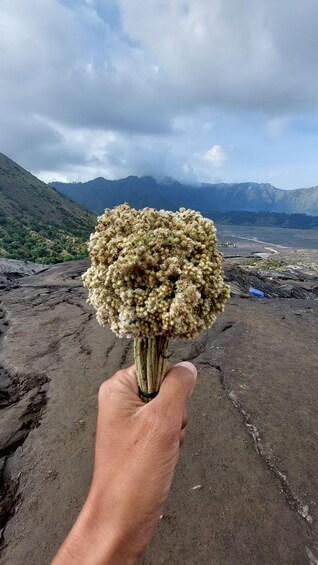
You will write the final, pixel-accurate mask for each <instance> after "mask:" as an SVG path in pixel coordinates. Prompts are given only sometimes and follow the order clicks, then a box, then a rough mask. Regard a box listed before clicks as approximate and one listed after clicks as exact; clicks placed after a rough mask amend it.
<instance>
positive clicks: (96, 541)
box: [52, 495, 137, 565]
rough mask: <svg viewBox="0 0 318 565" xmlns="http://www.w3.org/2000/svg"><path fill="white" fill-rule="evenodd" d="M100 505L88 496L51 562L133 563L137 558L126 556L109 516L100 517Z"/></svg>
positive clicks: (69, 564) (85, 564)
mask: <svg viewBox="0 0 318 565" xmlns="http://www.w3.org/2000/svg"><path fill="white" fill-rule="evenodd" d="M100 513H101V512H100V506H99V504H98V501H97V500H94V496H93V495H89V497H88V499H87V501H86V502H85V505H84V507H83V508H82V511H81V513H80V515H79V517H78V519H77V520H76V522H75V524H74V526H73V528H72V530H71V532H70V533H69V535H68V537H67V538H66V540H65V542H64V543H63V545H62V547H61V548H60V550H59V552H58V554H57V556H56V557H55V559H54V561H53V563H52V565H133V564H135V563H136V562H137V557H135V556H133V555H128V554H127V553H126V551H125V548H124V545H123V540H122V538H121V534H120V532H119V531H116V530H115V528H113V526H112V524H111V516H108V517H106V516H103V517H101V516H100Z"/></svg>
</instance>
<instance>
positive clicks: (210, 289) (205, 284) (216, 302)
mask: <svg viewBox="0 0 318 565" xmlns="http://www.w3.org/2000/svg"><path fill="white" fill-rule="evenodd" d="M216 243H217V240H216V229H215V227H214V224H213V222H212V221H211V220H208V219H206V218H203V217H202V216H201V214H200V213H199V212H194V211H193V210H186V209H184V208H181V209H180V210H179V211H178V212H175V213H173V212H167V211H164V210H160V211H157V210H154V209H152V208H145V209H143V210H140V211H138V210H135V209H133V208H130V206H129V205H128V204H123V205H121V206H118V207H116V208H114V209H112V210H105V213H104V214H103V215H102V216H100V217H99V218H98V224H97V227H96V231H95V233H94V234H92V235H91V238H90V241H89V244H88V246H89V253H90V257H91V261H92V264H91V267H90V268H89V269H88V271H87V272H86V273H85V274H84V275H83V281H84V286H85V287H86V288H87V289H88V291H89V303H90V304H92V305H93V306H94V307H95V308H96V310H97V320H98V322H99V323H100V324H101V325H105V324H110V326H111V329H112V330H113V331H114V332H115V333H116V334H117V335H118V336H120V337H121V336H127V337H134V338H141V339H143V338H151V337H157V336H165V337H166V338H168V339H169V338H170V339H174V338H194V337H196V336H198V335H199V334H200V333H201V332H202V331H204V330H206V329H207V328H209V327H210V326H211V325H212V324H213V322H214V320H215V318H216V315H217V313H218V312H219V311H223V309H224V305H225V302H226V300H227V298H228V297H229V287H228V286H227V285H226V284H225V283H224V279H223V271H222V265H221V263H222V255H221V254H220V253H219V252H218V250H217V248H216Z"/></svg>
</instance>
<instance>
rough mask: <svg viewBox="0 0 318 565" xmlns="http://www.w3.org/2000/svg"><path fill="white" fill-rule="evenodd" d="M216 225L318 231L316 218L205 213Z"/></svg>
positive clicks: (264, 213)
mask: <svg viewBox="0 0 318 565" xmlns="http://www.w3.org/2000/svg"><path fill="white" fill-rule="evenodd" d="M206 215H207V216H208V217H209V218H211V220H213V221H214V222H215V223H216V224H222V225H229V226H258V227H274V228H275V227H276V228H292V229H303V230H310V229H316V230H317V229H318V216H308V215H307V214H284V213H279V212H207V214H206Z"/></svg>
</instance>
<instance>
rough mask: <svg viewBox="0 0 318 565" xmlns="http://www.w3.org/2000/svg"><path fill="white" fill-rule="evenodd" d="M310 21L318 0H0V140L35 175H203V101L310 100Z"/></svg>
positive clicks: (246, 106)
mask: <svg viewBox="0 0 318 565" xmlns="http://www.w3.org/2000/svg"><path fill="white" fill-rule="evenodd" d="M317 21H318V3H317V2H316V0H303V2H301V3H300V2H299V0H280V1H279V2H277V0H267V1H266V2H264V1H263V0H253V1H252V0H187V1H186V0H165V1H163V2H162V1H160V2H159V1H158V0H147V1H146V2H145V1H144V0H117V2H115V0H76V1H75V0H64V1H63V0H2V3H1V5H0V77H1V88H0V120H1V124H2V125H1V128H0V144H1V149H2V151H4V152H6V153H8V154H9V155H11V156H12V157H13V158H16V159H17V160H19V161H20V162H21V163H22V164H24V165H25V166H27V167H29V168H32V170H34V171H35V172H37V171H39V172H41V173H43V175H44V176H48V175H49V174H52V175H53V174H54V172H57V173H58V172H60V173H61V174H64V175H65V176H68V177H69V178H75V177H78V176H83V175H84V176H86V177H88V176H89V175H90V174H94V173H95V172H97V173H98V172H104V174H108V175H109V176H112V177H114V176H121V175H123V174H125V173H127V174H129V173H131V172H134V173H135V174H144V173H155V174H170V175H175V176H177V177H179V178H181V177H182V176H185V177H187V176H188V177H191V178H193V177H194V176H196V175H202V176H203V177H208V176H209V174H210V173H209V171H211V175H213V174H214V171H213V165H214V164H216V160H214V161H213V159H211V160H210V164H209V163H208V160H207V159H206V162H204V160H202V159H201V157H202V155H206V154H207V152H208V151H209V150H211V149H212V148H213V147H220V149H219V154H222V152H223V153H224V154H226V155H227V153H230V152H231V151H230V148H224V147H222V142H221V141H220V139H219V137H220V135H218V133H217V132H216V131H214V130H213V128H212V129H211V128H208V127H205V126H206V124H207V123H208V121H207V119H206V118H204V117H203V116H204V112H205V111H207V110H208V109H210V111H212V112H216V113H217V112H221V113H222V112H223V113H225V114H233V115H234V114H235V113H238V112H240V113H241V115H243V114H244V113H245V115H249V116H251V113H252V112H254V113H255V115H263V116H265V117H266V118H265V119H266V120H268V121H269V122H270V123H271V121H272V120H275V119H276V118H277V119H285V117H286V119H287V118H292V117H293V116H294V115H300V114H302V113H306V112H307V113H308V112H316V111H317V110H318V108H317V106H318V73H317V70H318V69H317V65H318V62H317V56H316V53H317V52H318V35H317V34H316V29H315V27H316V22H317ZM200 112H201V121H200V120H198V118H197V116H198V115H199V114H200ZM192 122H193V123H192ZM180 123H181V124H183V126H182V127H180ZM190 133H191V135H192V138H191V139H190ZM194 136H196V137H197V147H196V145H195V143H194V142H193V137H194ZM233 151H234V149H233ZM219 162H221V161H220V160H219ZM230 162H231V161H230V159H229V160H228V162H227V159H223V160H222V163H223V164H224V166H230ZM226 163H228V165H226ZM207 167H210V169H208V168H207ZM211 167H212V168H211ZM275 168H276V164H275ZM278 168H279V167H278ZM194 171H196V172H194ZM221 174H223V173H222V171H221Z"/></svg>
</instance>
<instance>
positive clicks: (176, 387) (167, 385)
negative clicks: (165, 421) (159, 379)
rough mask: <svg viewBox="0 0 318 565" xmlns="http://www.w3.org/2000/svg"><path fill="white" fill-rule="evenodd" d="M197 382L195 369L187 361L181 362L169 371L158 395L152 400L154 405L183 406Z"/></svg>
mask: <svg viewBox="0 0 318 565" xmlns="http://www.w3.org/2000/svg"><path fill="white" fill-rule="evenodd" d="M196 380H197V369H196V367H195V366H194V365H193V364H192V363H190V362H189V361H182V363H178V364H177V365H174V366H173V367H171V369H169V371H168V373H167V374H166V376H165V378H164V381H163V383H162V385H161V387H160V390H159V394H158V396H157V397H156V398H155V400H153V402H155V401H156V403H162V404H164V405H166V406H167V404H171V403H173V404H174V405H176V404H181V405H184V403H185V401H186V400H187V399H188V398H190V396H191V395H192V393H193V389H194V386H195V383H196Z"/></svg>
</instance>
